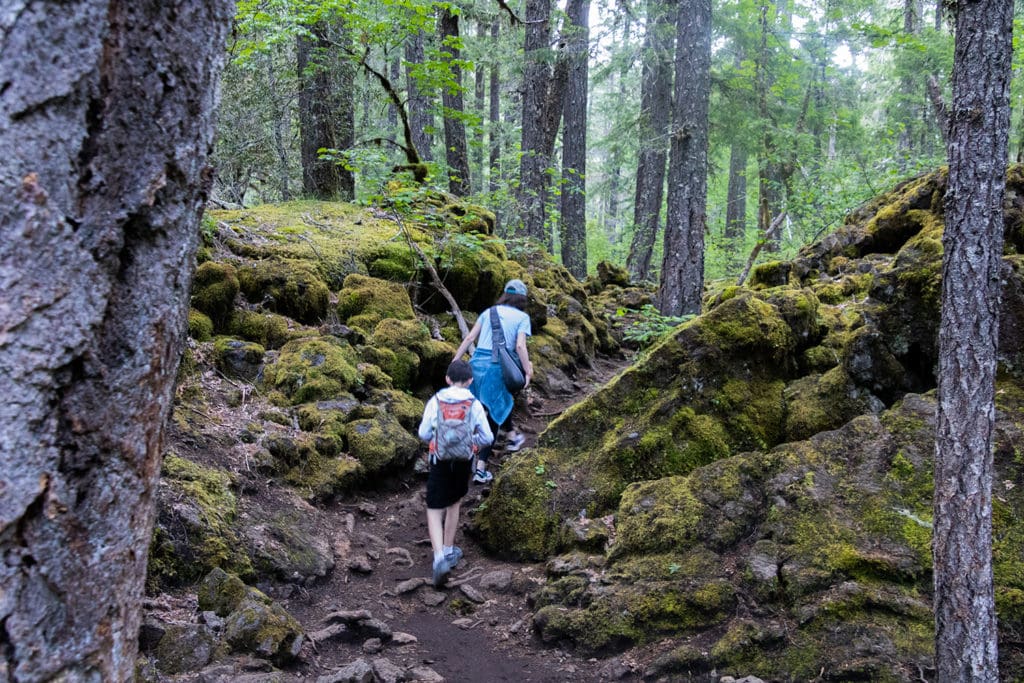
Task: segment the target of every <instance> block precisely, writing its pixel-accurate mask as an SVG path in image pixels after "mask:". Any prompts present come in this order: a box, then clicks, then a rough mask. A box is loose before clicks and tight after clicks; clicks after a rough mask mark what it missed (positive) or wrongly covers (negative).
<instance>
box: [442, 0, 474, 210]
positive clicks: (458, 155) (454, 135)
mask: <svg viewBox="0 0 1024 683" xmlns="http://www.w3.org/2000/svg"><path fill="white" fill-rule="evenodd" d="M438 31H439V35H440V38H441V55H442V59H443V60H444V61H445V62H446V63H447V64H448V70H449V72H450V77H451V82H450V83H448V84H446V86H445V87H444V89H443V90H442V91H441V101H442V102H443V104H444V147H445V151H446V159H447V161H448V189H449V191H451V193H452V194H454V195H456V196H459V197H464V196H466V195H468V194H469V193H470V192H471V190H472V184H471V182H470V171H469V149H468V147H467V145H466V125H465V123H463V114H464V109H463V104H462V67H461V66H459V53H460V43H461V40H460V38H459V17H458V15H457V14H455V13H454V12H452V11H451V9H450V8H449V7H442V8H441V13H440V17H439V19H438Z"/></svg>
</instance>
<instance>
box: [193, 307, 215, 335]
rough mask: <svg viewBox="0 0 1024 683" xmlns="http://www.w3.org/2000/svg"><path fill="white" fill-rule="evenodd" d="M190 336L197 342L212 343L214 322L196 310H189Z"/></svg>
mask: <svg viewBox="0 0 1024 683" xmlns="http://www.w3.org/2000/svg"><path fill="white" fill-rule="evenodd" d="M188 336H190V337H192V338H193V339H195V340H196V341H197V342H205V341H210V339H211V338H212V337H213V321H212V320H210V317H209V316H207V315H206V314H205V313H202V312H200V311H197V310H196V309H194V308H192V309H189V312H188Z"/></svg>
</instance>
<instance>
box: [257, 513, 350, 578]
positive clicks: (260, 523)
mask: <svg viewBox="0 0 1024 683" xmlns="http://www.w3.org/2000/svg"><path fill="white" fill-rule="evenodd" d="M324 524H325V521H324V519H323V517H322V514H321V513H320V512H319V511H318V510H316V509H310V508H309V507H308V506H306V508H305V509H301V510H300V509H299V508H298V507H297V506H296V507H295V508H292V509H287V508H286V509H282V510H278V511H271V510H268V509H265V508H264V507H263V506H257V505H248V504H243V505H242V506H241V510H240V512H239V525H238V526H239V529H240V532H239V533H240V536H241V537H242V539H243V542H244V543H245V544H246V546H247V547H248V548H250V554H251V556H252V563H253V568H254V569H255V571H256V574H257V575H258V576H260V577H264V578H268V579H272V580H275V581H281V582H286V583H298V584H302V585H309V584H312V583H315V582H317V581H321V580H323V579H324V578H326V577H327V576H328V575H329V574H330V572H331V570H332V569H333V568H334V550H333V548H332V547H331V542H330V541H331V539H330V537H329V536H324V535H323V533H322V531H321V528H322V526H323V525H324Z"/></svg>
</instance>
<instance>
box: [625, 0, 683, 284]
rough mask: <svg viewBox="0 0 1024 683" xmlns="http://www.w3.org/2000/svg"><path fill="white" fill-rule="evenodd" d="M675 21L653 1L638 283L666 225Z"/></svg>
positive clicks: (632, 261) (635, 250)
mask: <svg viewBox="0 0 1024 683" xmlns="http://www.w3.org/2000/svg"><path fill="white" fill-rule="evenodd" d="M673 18H674V15H673V13H672V12H670V11H669V8H668V6H667V5H666V3H664V2H662V0H648V2H647V26H648V29H647V35H646V36H645V37H644V53H643V67H642V74H643V75H642V80H641V83H640V120H639V125H638V126H637V130H638V132H639V142H640V145H639V151H638V153H637V169H636V200H635V203H634V205H633V240H632V242H631V243H630V246H629V256H628V257H627V259H626V268H627V269H628V270H629V275H630V278H631V279H633V280H634V281H636V282H640V281H643V280H647V279H649V278H650V276H651V254H652V253H653V252H654V243H655V241H656V240H657V239H658V232H659V227H660V225H661V204H662V200H663V199H664V188H665V160H666V157H667V156H668V146H669V145H668V139H667V138H668V124H669V114H670V109H671V98H672V47H673V43H674V41H675V35H674V28H673V25H672V22H673Z"/></svg>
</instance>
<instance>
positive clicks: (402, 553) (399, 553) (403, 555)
mask: <svg viewBox="0 0 1024 683" xmlns="http://www.w3.org/2000/svg"><path fill="white" fill-rule="evenodd" d="M384 552H385V553H386V554H387V555H388V556H389V557H391V558H392V559H391V564H393V565H396V566H398V567H411V566H413V565H414V564H416V563H415V562H414V561H413V559H412V555H411V554H410V553H409V551H408V550H406V549H405V548H388V549H387V550H385V551H384Z"/></svg>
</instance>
